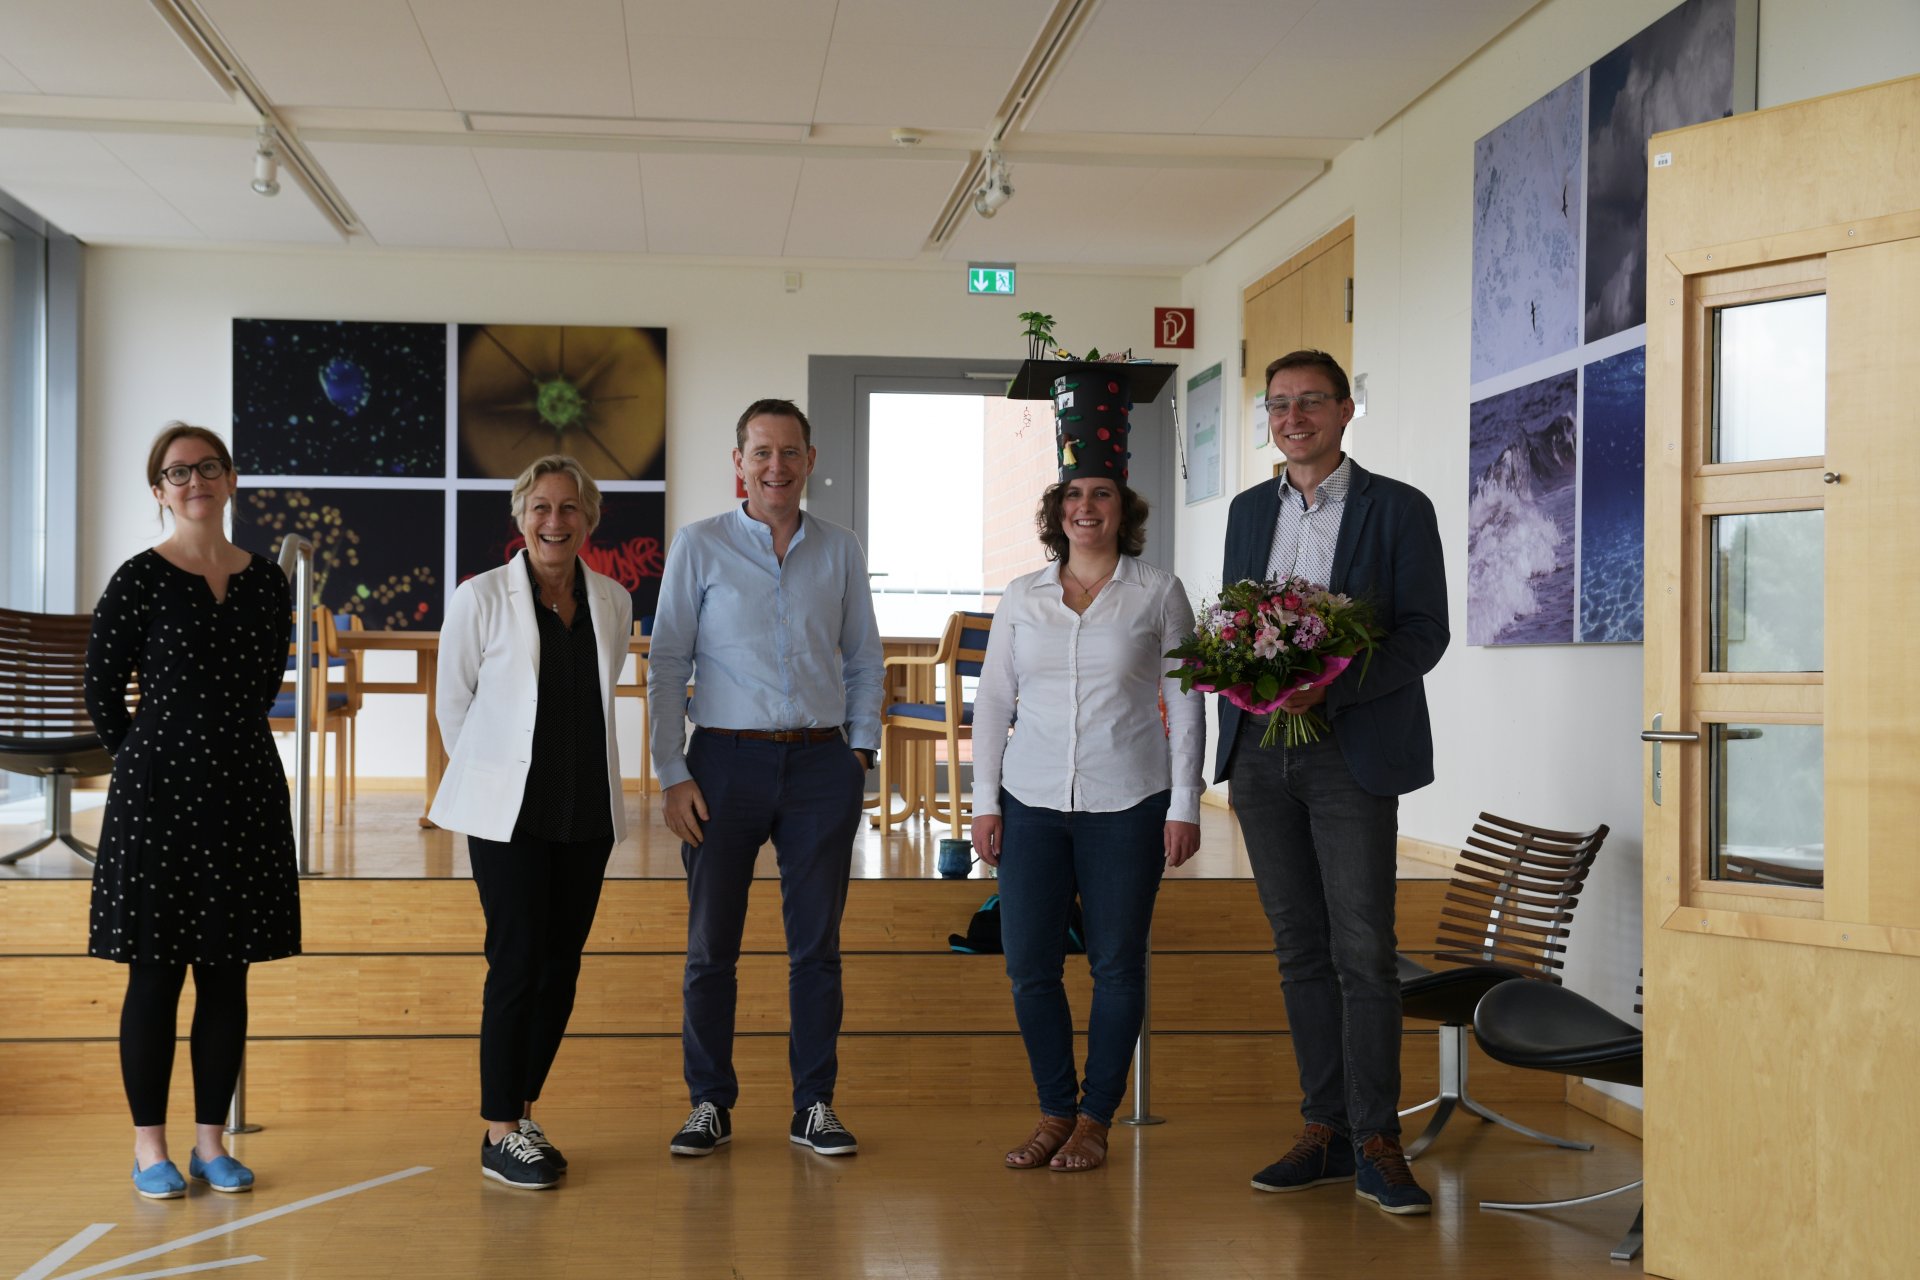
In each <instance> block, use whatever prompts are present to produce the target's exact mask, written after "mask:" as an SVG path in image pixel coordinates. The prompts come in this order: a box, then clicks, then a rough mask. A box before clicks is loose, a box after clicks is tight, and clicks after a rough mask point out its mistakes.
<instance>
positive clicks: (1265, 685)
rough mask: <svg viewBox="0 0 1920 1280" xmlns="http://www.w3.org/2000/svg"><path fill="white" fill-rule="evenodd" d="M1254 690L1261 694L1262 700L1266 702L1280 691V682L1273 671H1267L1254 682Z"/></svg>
mask: <svg viewBox="0 0 1920 1280" xmlns="http://www.w3.org/2000/svg"><path fill="white" fill-rule="evenodd" d="M1253 691H1254V693H1256V694H1258V695H1259V697H1260V701H1262V702H1265V701H1266V700H1267V699H1268V698H1271V697H1273V696H1274V695H1275V694H1277V693H1279V692H1280V682H1279V681H1278V680H1277V679H1275V678H1274V676H1273V673H1272V672H1267V673H1266V674H1265V675H1262V676H1261V677H1260V678H1259V679H1257V680H1255V681H1254V682H1253Z"/></svg>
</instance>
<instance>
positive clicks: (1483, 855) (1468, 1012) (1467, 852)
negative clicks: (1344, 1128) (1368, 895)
mask: <svg viewBox="0 0 1920 1280" xmlns="http://www.w3.org/2000/svg"><path fill="white" fill-rule="evenodd" d="M1606 838H1607V828H1606V826H1605V825H1604V824H1603V825H1601V826H1598V827H1595V828H1594V829H1593V830H1591V831H1587V832H1584V833H1582V832H1572V831H1553V830H1549V829H1548V828H1545V827H1534V826H1529V825H1527V824H1526V823H1523V822H1515V821H1513V820H1512V819H1509V818H1501V817H1497V816H1495V815H1494V814H1491V813H1483V814H1481V815H1480V818H1479V820H1478V821H1477V822H1475V823H1474V826H1473V834H1472V835H1470V836H1469V837H1468V838H1467V847H1466V848H1465V849H1463V850H1461V852H1460V860H1459V861H1458V862H1456V863H1455V864H1454V870H1453V877H1452V879H1451V880H1450V881H1449V882H1448V887H1447V894H1446V902H1447V905H1446V906H1445V907H1443V908H1442V909H1441V913H1440V936H1439V938H1438V940H1437V942H1436V945H1435V949H1434V950H1432V951H1417V952H1402V953H1401V955H1400V1007H1401V1011H1402V1013H1404V1014H1405V1016H1407V1017H1409V1018H1420V1019H1423V1020H1427V1021H1432V1022H1438V1023H1439V1024H1440V1088H1439V1092H1438V1093H1437V1094H1436V1095H1435V1096H1434V1097H1433V1098H1431V1099H1429V1100H1428V1101H1426V1102H1423V1103H1421V1104H1420V1105H1419V1106H1417V1107H1409V1108H1407V1109H1406V1110H1405V1111H1402V1112H1401V1113H1400V1114H1401V1115H1403V1116H1407V1115H1413V1114H1414V1113H1415V1112H1419V1111H1424V1110H1426V1109H1427V1108H1428V1107H1432V1108H1433V1116H1432V1117H1431V1119H1429V1121H1428V1122H1427V1127H1426V1128H1425V1129H1424V1130H1422V1131H1421V1133H1420V1136H1419V1137H1417V1138H1415V1139H1414V1140H1413V1141H1412V1142H1410V1143H1408V1144H1407V1148H1406V1151H1407V1157H1408V1159H1413V1158H1415V1157H1417V1156H1419V1155H1420V1154H1421V1153H1422V1152H1424V1151H1425V1150H1426V1149H1427V1148H1428V1147H1430V1146H1432V1145H1433V1140H1434V1139H1435V1138H1437V1137H1439V1135H1440V1131H1441V1130H1442V1129H1444V1128H1446V1125H1447V1121H1448V1120H1449V1119H1451V1118H1452V1116H1453V1113H1454V1112H1455V1111H1456V1110H1464V1111H1467V1112H1469V1113H1471V1114H1473V1115H1476V1116H1478V1117H1480V1118H1481V1119H1482V1120H1487V1121H1491V1122H1492V1123H1494V1124H1498V1125H1503V1126H1505V1127H1506V1128H1509V1129H1512V1130H1513V1131H1514V1132H1515V1133H1519V1134H1524V1135H1526V1136H1527V1137H1529V1138H1535V1139H1538V1140H1539V1141H1541V1142H1549V1143H1552V1144H1553V1145H1554V1146H1557V1147H1566V1148H1568V1149H1570V1150H1575V1151H1588V1150H1591V1149H1592V1145H1591V1144H1590V1143H1584V1142H1575V1141H1573V1140H1572V1139H1569V1138H1557V1137H1555V1136H1553V1135H1552V1134H1550V1133H1542V1132H1541V1131H1540V1130H1538V1129H1532V1128H1529V1127H1527V1126H1526V1125H1524V1124H1521V1123H1520V1122H1519V1121H1517V1120H1514V1119H1512V1118H1510V1117H1508V1116H1504V1115H1502V1114H1500V1113H1499V1112H1498V1111H1495V1110H1493V1109H1492V1108H1491V1107H1489V1106H1487V1105H1486V1104H1485V1103H1482V1102H1480V1101H1478V1100H1477V1099H1475V1098H1474V1096H1473V1094H1472V1093H1471V1092H1470V1091H1469V1090H1468V1087H1467V1066H1468V1052H1469V1049H1470V1042H1469V1040H1468V1036H1467V1030H1468V1028H1469V1027H1470V1026H1471V1025H1472V1023H1473V1011H1474V1008H1475V1006H1477V1005H1478V1004H1479V1003H1480V999H1481V997H1482V996H1484V995H1486V994H1487V993H1488V992H1489V991H1491V990H1492V989H1493V988H1495V987H1497V986H1500V985H1502V984H1504V983H1508V982H1513V981H1516V980H1520V981H1537V982H1544V983H1547V984H1554V983H1558V982H1559V981H1560V977H1559V972H1558V971H1559V969H1560V968H1561V967H1562V965H1563V964H1564V963H1565V962H1564V960H1563V959H1562V958H1561V957H1562V955H1563V954H1564V953H1565V951H1566V943H1565V941H1564V939H1565V938H1566V937H1567V934H1568V928H1567V926H1568V925H1569V924H1570V923H1571V922H1572V919H1573V911H1574V908H1575V907H1576V906H1578V905H1579V901H1580V890H1581V887H1582V886H1583V885H1584V884H1585V883H1586V879H1587V873H1588V871H1590V870H1591V869H1592V867H1593V860H1594V858H1595V857H1596V856H1597V855H1598V854H1599V852H1600V846H1601V845H1602V844H1603V843H1605V842H1606ZM1415 955H1418V956H1423V957H1428V958H1431V959H1434V960H1439V961H1443V962H1445V963H1446V966H1447V967H1445V968H1431V967H1429V966H1427V965H1425V964H1423V963H1421V962H1420V961H1416V960H1414V959H1413V958H1412V957H1413V956H1415Z"/></svg>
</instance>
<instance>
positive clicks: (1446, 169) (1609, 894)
mask: <svg viewBox="0 0 1920 1280" xmlns="http://www.w3.org/2000/svg"><path fill="white" fill-rule="evenodd" d="M1760 2H1761V13H1760V31H1759V36H1760V58H1759V80H1758V93H1759V102H1760V105H1761V106H1771V105H1776V104H1778V103H1780V102H1784V101H1791V100H1794V99H1797V98H1799V97H1804V96H1808V95H1812V94H1820V93H1831V92H1835V91H1838V90H1841V89H1846V88H1851V87H1856V86H1858V85H1861V84H1867V83H1873V82H1877V81H1879V80H1884V79H1890V78H1893V77H1896V76H1900V75H1910V74H1913V73H1915V72H1920V4H1917V3H1915V0H1760ZM1673 7H1674V0H1609V2H1608V3H1606V4H1595V3H1592V0H1548V2H1547V3H1544V4H1542V5H1541V6H1540V7H1539V8H1537V9H1535V10H1533V11H1532V12H1531V13H1529V14H1528V15H1527V17H1526V18H1524V19H1523V20H1521V21H1520V22H1519V23H1517V24H1515V25H1514V26H1513V27H1512V28H1510V29H1509V30H1508V31H1507V32H1506V33H1504V34H1503V35H1502V36H1501V37H1500V38H1499V39H1498V40H1496V41H1495V42H1493V43H1492V44H1491V45H1489V46H1488V47H1487V48H1485V49H1483V50H1482V51H1481V52H1480V53H1478V54H1476V55H1475V56H1474V57H1473V58H1472V59H1471V60H1470V61H1469V62H1467V63H1466V64H1465V65H1464V66H1462V67H1461V68H1459V69H1458V70H1456V71H1455V72H1454V73H1453V74H1452V75H1451V76H1449V77H1448V78H1447V79H1446V80H1444V81H1443V82H1442V83H1441V84H1439V85H1438V86H1436V87H1435V88H1434V89H1433V90H1432V91H1431V92H1429V93H1428V94H1427V95H1426V96H1425V97H1423V98H1422V99H1421V100H1420V101H1419V102H1417V103H1415V104H1414V105H1413V106H1412V107H1411V108H1409V109H1408V110H1407V111H1406V112H1404V113H1402V115H1401V116H1399V117H1398V118H1397V119H1395V120H1394V121H1393V122H1391V123H1390V124H1388V125H1387V126H1386V127H1385V128H1383V129H1381V130H1380V132H1379V133H1377V134H1376V135H1374V136H1373V137H1371V138H1369V139H1367V140H1366V141H1364V142H1361V143H1359V144H1357V145H1355V146H1354V147H1352V148H1350V149H1348V150H1347V151H1346V152H1344V153H1343V154H1342V155H1341V156H1340V157H1339V158H1338V159H1337V160H1336V161H1335V162H1334V164H1333V165H1332V167H1331V168H1330V169H1329V171H1328V172H1327V174H1326V175H1324V176H1323V177H1321V178H1320V179H1319V180H1318V181H1316V182H1315V183H1314V184H1313V185H1311V186H1309V187H1307V188H1306V189H1305V190H1304V191H1302V192H1301V193H1300V194H1299V195H1297V196H1295V197H1294V198H1293V199H1292V200H1291V201H1290V202H1289V203H1288V204H1286V205H1285V206H1283V207H1282V208H1281V209H1280V210H1279V211H1277V212H1276V213H1274V214H1273V215H1272V216H1271V217H1269V218H1267V219H1266V220H1265V221H1264V222H1262V223H1261V224H1260V225H1259V226H1257V227H1256V228H1254V229H1253V230H1252V231H1250V232H1249V233H1248V234H1247V235H1245V236H1243V237H1242V238H1241V239H1240V240H1239V241H1238V242H1237V243H1235V244H1234V245H1232V246H1231V247H1230V248H1228V249H1227V250H1225V251H1224V252H1222V253H1221V254H1220V255H1219V256H1218V257H1216V258H1215V259H1214V260H1213V261H1212V262H1210V263H1208V264H1207V265H1206V266H1205V267H1203V268H1200V269H1198V270H1195V271H1193V272H1190V273H1189V274H1188V275H1187V277H1186V278H1185V280H1184V281H1183V282H1182V289H1181V293H1182V297H1181V301H1182V303H1183V304H1184V305H1188V306H1192V307H1194V308H1196V310H1197V319H1198V326H1197V327H1198V344H1197V345H1198V349H1197V350H1196V351H1195V352H1194V353H1193V358H1192V359H1191V361H1190V363H1189V364H1188V368H1187V370H1186V371H1187V372H1191V371H1193V370H1198V369H1203V368H1206V367H1207V366H1208V365H1210V364H1212V363H1213V362H1214V361H1216V360H1222V361H1225V362H1226V368H1227V370H1228V371H1229V372H1231V371H1233V370H1235V369H1237V368H1238V367H1239V344H1240V339H1241V336H1242V333H1241V326H1240V316H1241V291H1242V290H1243V289H1244V288H1245V287H1246V286H1247V285H1249V284H1251V283H1253V282H1254V281H1255V280H1257V279H1259V278H1260V277H1261V276H1262V275H1264V274H1265V273H1266V272H1267V271H1269V270H1271V269H1272V268H1273V267H1275V266H1277V265H1278V264H1279V263H1281V262H1283V261H1285V260H1286V259H1287V258H1288V257H1290V256H1292V255H1293V254H1295V253H1297V252H1299V251H1300V250H1301V249H1302V248H1304V247H1306V246H1307V245H1308V244H1309V243H1311V242H1312V241H1313V240H1314V239H1315V238H1317V237H1318V236H1320V235H1322V234H1324V233H1325V232H1326V231H1328V230H1330V229H1331V228H1333V227H1334V226H1336V225H1338V224H1339V223H1340V222H1341V221H1343V220H1344V219H1346V218H1347V217H1352V218H1353V219H1354V222H1355V227H1354V251H1355V266H1354V275H1355V285H1354V288H1355V304H1354V369H1353V372H1356V373H1365V374H1367V375H1368V387H1369V392H1370V397H1369V412H1368V416H1367V417H1366V418H1365V419H1362V420H1360V421H1358V422H1356V423H1355V424H1354V425H1353V427H1351V428H1350V429H1349V431H1348V434H1347V440H1348V448H1349V450H1350V451H1351V452H1352V453H1353V455H1354V456H1355V457H1356V458H1358V459H1359V460H1360V461H1362V462H1363V463H1365V464H1366V465H1367V466H1368V467H1370V468H1373V469H1375V470H1378V471H1383V472H1385V473H1387V474H1390V475H1393V476H1395V477H1397V478H1399V479H1402V480H1406V481H1409V482H1411V483H1413V484H1415V485H1417V486H1419V487H1420V488H1421V489H1423V490H1425V491H1426V492H1427V494H1428V495H1429V496H1430V497H1431V498H1432V499H1433V502H1434V506H1435V508H1436V509H1437V511H1438V513H1439V518H1440V529H1441V535H1442V538H1443V539H1444V541H1445V544H1446V556H1447V566H1448V571H1449V581H1448V588H1449V608H1450V610H1451V614H1452V620H1453V630H1454V642H1453V645H1452V647H1451V648H1450V649H1449V651H1448V653H1447V656H1446V657H1445V659H1444V660H1443V661H1442V662H1441V664H1440V666H1439V668H1438V669H1437V670H1436V671H1435V673H1434V674H1433V675H1432V676H1431V677H1430V678H1429V680H1428V682H1427V689H1428V697H1429V699H1430V702H1431V704H1432V708H1433V712H1434V721H1435V732H1436V753H1437V761H1436V763H1437V769H1438V778H1437V780H1436V781H1435V783H1434V785H1432V786H1430V787H1428V788H1426V789H1424V790H1422V791H1419V792H1416V793H1414V794H1413V795H1410V796H1407V797H1405V798H1404V799H1403V800H1402V802H1401V808H1400V829H1401V831H1402V832H1403V833H1404V834H1406V835H1409V836H1414V837H1418V838H1420V839H1424V840H1432V841H1436V842H1440V843H1444V844H1454V845H1457V844H1458V843H1459V842H1460V841H1461V840H1462V839H1463V838H1464V837H1465V835H1466V833H1467V828H1468V826H1469V824H1470V823H1471V822H1472V820H1473V817H1474V815H1475V814H1476V813H1478V812H1479V811H1481V810H1482V809H1486V810H1491V811H1494V812H1497V813H1504V814H1507V815H1508V816H1511V817H1515V818H1519V819H1521V820H1523V821H1532V822H1536V823H1539V824H1541V825H1545V826H1558V827H1567V828H1584V827H1587V826H1590V825H1592V824H1593V823H1596V822H1605V823H1607V824H1608V825H1610V826H1611V827H1612V828H1613V833H1612V835H1611V836H1610V837H1609V838H1608V842H1607V847H1606V848H1605V850H1603V851H1602V854H1601V857H1600V861H1599V863H1598V865H1597V866H1596V869H1595V871H1594V874H1593V878H1592V880H1591V882H1590V885H1589V888H1588V890H1587V894H1586V897H1585V901H1584V905H1583V906H1582V907H1581V909H1580V913H1579V916H1578V917H1577V918H1576V923H1575V926H1574V930H1573V938H1572V940H1571V950H1570V958H1569V964H1568V981H1569V985H1571V986H1572V987H1574V988H1575V989H1577V990H1580V991H1583V992H1585V993H1586V994H1588V995H1590V996H1591V997H1593V998H1594V999H1596V1000H1599V1001H1600V1002H1602V1003H1603V1004H1606V1005H1608V1006H1609V1007H1611V1008H1613V1009H1615V1010H1616V1011H1619V1012H1621V1013H1623V1014H1626V1013H1628V1012H1629V1011H1630V1010H1631V1008H1632V1005H1633V1000H1634V985H1635V981H1636V974H1637V971H1638V970H1639V967H1640V930H1641V920H1640V914H1641V913H1640V859H1641V841H1640V830H1641V768H1642V759H1643V757H1642V752H1643V750H1644V748H1643V747H1642V746H1641V744H1640V743H1639V741H1638V740H1637V735H1638V732H1639V729H1640V714H1641V661H1640V659H1641V650H1640V647H1639V646H1637V645H1612V646H1597V645H1596V646H1582V647H1576V646H1570V645H1569V646H1554V647H1538V648H1506V649H1492V648H1472V647H1469V646H1468V645H1467V644H1466V643H1465V633H1466V604H1467V602H1466V577H1465V570H1466V493H1465V487H1466V479H1467V432H1468V369H1469V359H1468V357H1469V349H1468V341H1469V320H1470V302H1471V271H1472V257H1473V242H1472V226H1471V209H1472V193H1473V147H1474V142H1475V140H1476V139H1478V138H1479V137H1480V136H1481V135H1482V134H1484V133H1486V132H1487V131H1488V130H1490V129H1492V128H1494V127H1495V126H1497V125H1499V124H1500V123H1501V122H1502V121H1504V120H1506V119H1507V118H1508V117H1509V116H1511V115H1513V114H1514V113H1515V112H1517V111H1519V110H1520V109H1522V108H1523V107H1525V106H1527V105H1528V104H1530V103H1532V102H1533V101H1534V100H1535V99H1536V98H1538V97H1540V96H1541V95H1542V94H1544V93H1546V92H1547V91H1548V90H1550V89H1552V88H1554V87H1555V86H1557V85H1559V84H1561V83H1563V82H1564V81H1565V80H1566V79H1567V78H1568V77H1570V76H1572V75H1574V74H1576V73H1577V72H1579V71H1580V70H1581V69H1582V68H1583V67H1585V66H1587V65H1588V64H1590V63H1592V62H1593V61H1594V60H1595V59H1597V58H1598V57H1600V56H1601V55H1603V54H1605V53H1607V52H1608V51H1609V50H1611V49H1613V48H1614V47H1615V46H1616V45H1618V44H1619V43H1620V42H1622V41H1623V40H1625V39H1627V38H1628V37H1630V36H1632V35H1633V34H1634V33H1635V32H1637V31H1639V30H1640V29H1641V28H1642V27H1645V26H1646V25H1647V24H1649V23H1650V22H1652V21H1654V20H1655V19H1656V18H1658V17H1660V16H1661V15H1662V14H1664V13H1666V12H1667V11H1668V10H1670V9H1671V8H1673ZM1278 354H1280V353H1279V352H1255V351H1249V352H1248V353H1247V363H1248V365H1249V366H1258V365H1263V364H1264V363H1265V362H1266V361H1268V360H1270V359H1272V358H1273V357H1274V356H1276V355H1278ZM1226 399H1227V403H1226V405H1225V406H1224V417H1225V422H1224V424H1223V429H1224V431H1225V433H1226V441H1225V443H1224V445H1223V449H1222V452H1223V453H1224V455H1225V457H1226V459H1227V466H1228V467H1229V468H1232V467H1233V466H1234V465H1235V464H1236V459H1237V458H1238V456H1239V454H1240V450H1241V443H1240V442H1241V438H1242V436H1243V435H1244V433H1245V431H1246V430H1247V428H1248V424H1247V422H1246V421H1245V407H1244V406H1243V405H1241V404H1239V403H1238V400H1239V397H1238V396H1237V395H1232V394H1230V395H1229V396H1228V397H1227V398H1226ZM1257 478H1258V477H1235V476H1232V475H1229V476H1228V477H1227V479H1228V484H1227V486H1226V489H1227V493H1228V494H1229V495H1230V494H1232V493H1235V492H1237V491H1238V490H1239V489H1240V488H1242V487H1245V486H1246V485H1247V484H1249V483H1251V482H1252V481H1253V480H1255V479H1257ZM1227 503H1228V499H1227V498H1225V497H1223V498H1220V499H1215V500H1213V501H1210V502H1208V503H1205V504H1202V505H1200V506H1196V507H1186V508H1183V509H1182V510H1181V511H1180V512H1179V513H1178V519H1179V525H1178V528H1179V547H1180V555H1179V571H1180V574H1181V576H1182V578H1183V579H1184V580H1185V581H1186V583H1187V585H1188V587H1189V588H1190V589H1192V590H1193V591H1195V592H1202V591H1206V590H1210V589H1212V588H1213V587H1215V586H1217V585H1218V583H1219V578H1220V557H1219V551H1220V547H1221V545H1222V542H1223V540H1224V537H1225V532H1226V519H1227ZM1402 941H1403V942H1404V943H1406V944H1407V945H1425V943H1426V941H1427V940H1425V939H1403V940H1402ZM1634 1093H1637V1091H1629V1096H1632V1094H1634Z"/></svg>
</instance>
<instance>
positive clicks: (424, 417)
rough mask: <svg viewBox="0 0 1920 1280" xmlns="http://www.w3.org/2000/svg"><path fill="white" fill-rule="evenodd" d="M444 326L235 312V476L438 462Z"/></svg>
mask: <svg viewBox="0 0 1920 1280" xmlns="http://www.w3.org/2000/svg"><path fill="white" fill-rule="evenodd" d="M446 456H447V326H445V325H443V324H384V323H363V322H359V321H351V320H235V321H234V322H233V461H234V466H235V467H236V468H237V469H238V470H239V472H240V474H241V475H242V476H250V475H265V476H323V475H334V476H435V477H438V476H440V475H443V474H444V473H445V471H446Z"/></svg>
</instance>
